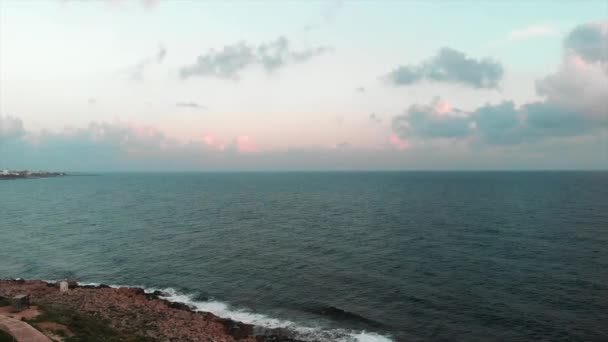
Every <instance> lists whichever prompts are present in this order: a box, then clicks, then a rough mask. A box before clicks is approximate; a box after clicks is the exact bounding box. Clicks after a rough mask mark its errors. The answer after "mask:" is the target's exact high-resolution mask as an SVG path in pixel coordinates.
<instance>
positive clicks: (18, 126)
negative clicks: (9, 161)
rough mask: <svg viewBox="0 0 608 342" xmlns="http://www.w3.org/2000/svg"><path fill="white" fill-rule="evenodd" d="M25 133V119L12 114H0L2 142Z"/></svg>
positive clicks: (0, 141) (0, 139) (0, 137)
mask: <svg viewBox="0 0 608 342" xmlns="http://www.w3.org/2000/svg"><path fill="white" fill-rule="evenodd" d="M24 135H25V129H24V127H23V121H21V119H19V118H14V117H12V116H0V143H2V142H3V141H5V140H9V139H16V138H20V137H22V136H24Z"/></svg>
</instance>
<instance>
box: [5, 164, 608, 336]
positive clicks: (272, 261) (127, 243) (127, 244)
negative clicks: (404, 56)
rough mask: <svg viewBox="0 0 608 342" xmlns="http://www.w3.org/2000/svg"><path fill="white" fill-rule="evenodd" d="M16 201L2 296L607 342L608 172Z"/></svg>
mask: <svg viewBox="0 0 608 342" xmlns="http://www.w3.org/2000/svg"><path fill="white" fill-rule="evenodd" d="M0 195H1V196H2V199H3V201H2V202H3V203H2V206H0V277H1V278H9V277H22V278H29V279H33V278H39V279H59V278H64V277H70V278H75V279H78V280H80V281H81V282H85V283H86V282H89V283H106V284H117V285H118V284H120V285H131V286H141V287H144V288H149V289H163V290H164V291H165V292H166V293H167V297H168V298H169V299H172V300H176V301H181V302H186V303H189V304H191V305H193V306H194V307H195V308H196V309H199V310H202V311H211V312H214V313H216V314H218V315H220V316H224V317H228V318H233V319H237V320H242V321H246V322H248V323H255V324H259V325H261V326H265V327H268V328H275V327H285V328H288V329H291V330H293V331H295V332H296V333H298V334H300V335H299V336H301V337H303V338H306V339H309V340H335V339H341V340H359V341H382V340H388V339H392V340H408V341H417V340H461V341H471V340H483V341H492V340H497V341H498V340H546V341H572V340H578V341H590V340H606V339H608V328H607V326H608V325H606V324H605V323H606V322H607V321H608V314H607V310H606V305H608V302H607V298H608V297H607V294H608V249H606V248H605V247H606V245H607V243H608V172H373V173H356V172H352V173H341V172H334V173H322V172H318V173H225V174H220V173H165V174H154V173H125V174H118V173H108V174H100V175H98V176H89V177H78V176H69V177H63V178H47V179H28V180H14V181H2V182H0ZM330 308H333V309H335V310H333V309H330ZM341 312H344V314H342V313H341Z"/></svg>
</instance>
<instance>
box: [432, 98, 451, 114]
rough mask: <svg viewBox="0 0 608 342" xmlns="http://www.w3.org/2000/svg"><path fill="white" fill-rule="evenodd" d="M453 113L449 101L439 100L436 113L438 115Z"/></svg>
mask: <svg viewBox="0 0 608 342" xmlns="http://www.w3.org/2000/svg"><path fill="white" fill-rule="evenodd" d="M451 111H452V106H450V104H449V103H448V102H447V101H443V100H438V101H437V103H436V104H435V112H437V114H446V113H450V112H451Z"/></svg>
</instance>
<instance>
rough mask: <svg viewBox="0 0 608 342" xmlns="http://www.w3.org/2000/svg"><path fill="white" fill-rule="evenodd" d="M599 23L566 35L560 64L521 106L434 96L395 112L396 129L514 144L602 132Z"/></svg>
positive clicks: (606, 121)
mask: <svg viewBox="0 0 608 342" xmlns="http://www.w3.org/2000/svg"><path fill="white" fill-rule="evenodd" d="M602 25H603V24H601V25H600V24H586V25H581V26H578V27H577V28H575V29H574V30H573V31H572V32H571V33H570V34H569V35H568V37H567V38H566V40H565V41H564V50H565V51H564V59H563V62H562V64H561V65H560V67H559V68H558V70H557V71H556V72H555V73H552V74H550V75H548V76H546V77H544V78H542V79H540V80H538V81H537V82H536V92H537V94H538V95H540V96H542V97H544V99H543V100H541V101H535V102H531V103H526V104H523V105H521V106H519V107H518V106H516V105H515V103H514V102H513V101H503V102H501V103H499V104H495V105H492V104H486V105H484V106H481V107H479V108H477V109H475V110H473V111H461V110H458V109H454V108H452V107H451V106H450V105H449V104H447V103H446V102H443V101H441V100H439V99H435V100H434V101H433V102H432V103H431V104H430V105H422V106H421V105H414V106H411V107H410V108H409V109H408V110H407V111H406V112H405V113H404V114H402V115H398V116H396V117H394V118H393V121H392V128H393V131H394V133H395V134H397V136H399V137H400V138H403V139H412V138H418V139H429V140H432V139H436V138H444V139H452V140H454V139H461V140H467V141H470V142H474V143H479V144H489V145H514V144H520V143H533V142H539V141H542V140H547V139H554V138H557V139H559V138H565V137H580V136H585V135H589V134H595V133H597V132H605V131H606V130H607V129H608V103H607V101H606V98H608V72H606V70H608V60H606V59H603V57H602V56H601V55H600V54H598V51H599V50H597V49H596V44H598V43H599V44H601V40H599V38H598V36H597V35H595V33H597V30H596V29H597V28H599V27H604V26H602ZM590 28H592V31H593V30H595V31H593V32H595V33H594V34H592V35H589V32H587V31H589V29H590ZM581 30H582V31H583V32H586V33H584V34H582V33H581ZM590 36H591V37H592V38H589V37H590ZM573 37H574V38H573ZM581 37H584V39H583V38H581ZM602 39H603V38H602ZM574 41H576V42H577V43H574ZM583 42H584V43H583Z"/></svg>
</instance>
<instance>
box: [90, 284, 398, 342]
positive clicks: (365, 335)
mask: <svg viewBox="0 0 608 342" xmlns="http://www.w3.org/2000/svg"><path fill="white" fill-rule="evenodd" d="M78 284H79V285H82V286H86V285H91V286H99V285H100V283H84V282H78ZM109 286H110V287H112V288H120V287H131V288H143V289H144V291H145V292H147V293H152V292H154V291H160V292H162V293H163V294H162V295H161V296H160V297H161V298H163V299H166V300H168V301H170V302H177V303H183V304H186V305H188V306H190V307H192V308H193V310H195V311H203V312H211V313H212V314H214V315H216V316H219V317H222V318H229V319H232V320H235V321H239V322H242V323H247V324H253V325H255V326H258V327H262V328H266V329H279V328H283V329H287V330H289V331H291V332H292V333H293V337H294V338H297V339H300V340H304V341H315V342H329V341H337V342H392V341H393V340H392V339H391V338H390V337H389V336H385V335H380V334H378V333H374V332H366V331H353V330H347V329H324V328H321V327H307V326H303V325H299V324H297V323H295V322H293V321H290V320H285V319H278V318H273V317H269V316H267V315H264V314H260V313H255V312H251V311H249V310H245V309H239V308H233V307H231V306H230V305H229V304H227V303H224V302H220V301H215V300H210V301H197V300H195V299H194V298H193V296H192V295H190V294H185V293H181V292H179V291H176V290H175V289H173V288H170V287H169V288H164V289H161V288H148V287H145V286H133V285H109Z"/></svg>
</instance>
